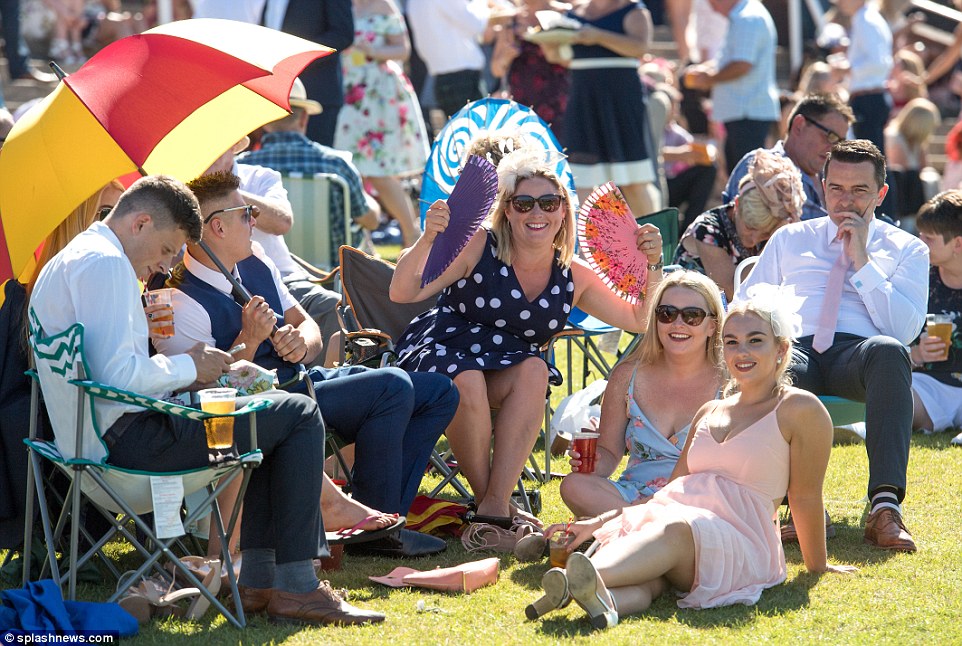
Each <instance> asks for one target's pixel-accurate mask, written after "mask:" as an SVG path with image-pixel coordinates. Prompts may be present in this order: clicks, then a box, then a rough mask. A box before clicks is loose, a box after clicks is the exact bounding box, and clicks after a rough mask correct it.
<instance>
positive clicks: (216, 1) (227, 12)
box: [193, 0, 265, 25]
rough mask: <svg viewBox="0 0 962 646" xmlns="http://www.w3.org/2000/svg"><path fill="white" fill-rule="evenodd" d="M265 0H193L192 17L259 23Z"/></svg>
mask: <svg viewBox="0 0 962 646" xmlns="http://www.w3.org/2000/svg"><path fill="white" fill-rule="evenodd" d="M264 2H265V0H194V2H193V4H194V18H223V19H225V20H239V21H240V22H247V23H251V24H253V25H259V24H260V22H261V14H263V13H264Z"/></svg>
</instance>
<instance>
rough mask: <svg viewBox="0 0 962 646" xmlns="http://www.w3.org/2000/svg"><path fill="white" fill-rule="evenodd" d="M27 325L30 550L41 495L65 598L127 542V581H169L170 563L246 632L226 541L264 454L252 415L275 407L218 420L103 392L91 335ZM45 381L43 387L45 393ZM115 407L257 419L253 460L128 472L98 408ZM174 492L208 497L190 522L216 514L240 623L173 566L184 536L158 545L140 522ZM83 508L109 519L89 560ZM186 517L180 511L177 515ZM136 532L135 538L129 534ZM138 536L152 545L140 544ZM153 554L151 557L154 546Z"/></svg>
mask: <svg viewBox="0 0 962 646" xmlns="http://www.w3.org/2000/svg"><path fill="white" fill-rule="evenodd" d="M30 314H31V316H30V347H31V350H32V361H33V364H34V366H35V371H31V373H30V374H31V376H32V377H33V378H34V384H33V390H32V394H31V423H30V434H29V438H28V439H26V440H24V442H25V443H26V445H27V447H28V455H29V463H28V474H27V504H26V511H27V513H26V518H27V521H26V523H25V526H24V545H27V546H29V545H31V541H32V538H33V516H34V513H33V504H34V496H36V499H37V503H38V507H39V512H40V519H41V524H42V527H43V533H44V539H45V542H46V549H47V563H46V564H45V565H44V569H46V568H47V567H49V568H50V570H51V575H52V578H53V579H54V581H55V582H56V583H57V585H59V586H61V587H62V586H63V579H64V578H66V579H67V580H68V593H67V598H68V599H74V598H75V597H76V586H77V571H78V569H79V568H80V567H81V566H82V565H83V564H84V563H85V562H87V561H88V560H89V559H90V558H92V556H93V555H94V554H96V553H98V552H99V551H100V549H101V548H102V547H103V546H104V545H105V544H106V543H107V542H108V541H109V540H111V539H112V538H113V537H115V536H117V535H118V534H119V535H122V536H124V537H126V538H127V540H128V541H129V542H130V543H131V544H132V545H133V546H134V548H135V549H136V550H137V552H139V553H140V555H141V556H142V557H143V559H144V560H143V563H142V564H141V565H140V567H138V568H137V569H136V570H135V571H134V572H133V574H132V575H131V576H130V579H129V581H132V582H136V581H137V580H139V579H140V577H141V576H143V575H144V574H146V573H147V572H148V571H149V570H151V569H153V570H154V571H156V572H158V573H160V574H161V575H163V576H167V577H169V574H167V573H166V571H165V570H164V569H163V568H162V567H160V565H159V559H160V558H161V557H162V556H167V557H168V558H170V562H171V563H173V565H174V567H175V568H176V569H177V572H178V574H181V575H182V576H183V578H182V579H181V580H186V581H188V582H189V583H188V585H192V586H195V587H197V588H198V589H199V590H200V591H201V594H203V595H204V596H205V597H207V598H208V600H209V601H210V602H211V604H212V605H213V606H214V608H216V609H217V610H218V611H219V612H220V613H222V614H223V615H224V616H225V617H226V618H227V619H228V621H230V622H231V623H232V624H234V625H235V626H237V627H238V628H242V627H243V626H244V625H245V618H244V612H243V609H242V608H241V604H240V596H239V594H238V592H237V581H236V577H235V576H234V570H233V565H232V563H231V556H230V550H229V549H228V548H227V546H228V545H229V544H230V542H229V536H230V534H231V533H232V531H233V529H234V525H235V523H236V520H237V516H238V510H239V508H240V501H241V500H242V499H243V494H244V491H245V489H246V487H247V482H248V480H249V478H250V474H251V469H253V468H254V467H256V466H258V465H259V464H260V463H261V460H262V454H261V452H260V451H259V450H257V448H256V447H257V427H256V418H255V414H254V413H255V412H256V411H258V410H261V409H264V408H266V407H268V406H269V405H270V402H269V400H266V399H260V400H253V401H251V402H250V403H249V404H248V405H247V406H244V407H243V408H241V409H239V410H237V411H235V412H233V413H228V414H225V415H219V414H218V415H214V414H210V413H205V412H203V411H201V410H197V409H194V408H188V407H185V406H181V405H179V404H174V403H171V402H166V401H161V400H158V399H154V398H152V397H147V396H144V395H139V394H136V393H132V392H128V391H125V390H121V389H118V388H113V387H111V386H107V385H105V384H100V383H97V382H95V381H91V380H89V379H88V378H87V377H88V374H89V368H88V365H87V362H86V359H85V357H84V328H83V325H81V324H79V323H77V324H74V325H72V326H71V327H69V328H67V330H65V331H64V332H61V333H59V334H56V335H52V336H49V337H47V336H45V335H44V332H43V330H42V329H41V327H40V325H39V321H38V320H37V319H36V316H35V315H34V313H33V311H32V310H31V313H30ZM38 382H39V386H38ZM40 388H42V390H43V395H44V399H45V401H46V402H47V412H48V414H49V417H50V422H51V425H52V427H53V431H54V438H55V439H54V441H42V440H40V439H38V435H37V431H38V428H37V427H38V417H39V406H40ZM101 399H104V400H110V401H114V402H121V403H126V404H132V405H135V406H140V407H143V408H144V409H145V410H147V409H150V410H155V411H158V412H161V413H164V414H168V415H175V416H178V417H184V418H188V419H193V420H198V421H200V420H205V419H208V418H212V417H236V416H239V415H249V416H250V433H251V446H252V447H253V448H252V450H251V452H249V453H246V454H244V455H242V456H239V457H238V458H237V459H236V460H232V461H230V462H228V463H225V464H221V465H216V466H213V467H210V468H202V469H193V470H186V471H180V472H176V473H153V472H143V471H135V470H131V469H122V468H119V467H116V466H113V465H110V464H108V463H107V458H108V449H107V445H106V443H105V442H104V441H103V431H104V430H105V429H101V428H100V426H99V422H98V416H97V403H98V401H99V400H101ZM42 459H45V460H49V461H50V462H52V463H53V464H54V465H55V466H56V467H57V468H59V470H61V471H62V472H63V473H65V474H66V475H67V476H68V478H69V479H70V481H71V482H70V487H69V490H68V493H67V496H66V504H64V506H63V509H62V512H61V514H60V517H59V518H58V519H57V521H56V523H52V522H51V515H50V511H49V509H50V508H49V506H48V504H47V497H46V493H45V488H44V482H43V476H42V469H41V460H42ZM238 476H240V477H241V493H240V495H239V496H238V498H237V504H236V505H235V507H234V510H233V512H232V513H231V516H230V520H229V522H228V523H227V525H226V528H225V525H224V523H223V519H222V518H221V515H220V512H219V509H218V507H217V502H216V498H217V496H218V495H219V494H220V493H221V492H222V491H223V490H224V489H225V488H226V487H227V486H228V485H229V484H230V483H231V482H232V481H233V480H234V479H235V478H237V477H238ZM161 485H168V486H170V487H172V488H175V489H176V488H177V487H178V486H180V487H182V488H183V493H184V494H190V493H193V492H195V491H199V490H203V489H205V488H206V491H207V495H206V497H205V498H204V500H203V501H202V503H201V504H200V505H198V506H196V507H195V508H194V509H193V511H190V512H188V514H187V517H186V518H184V519H183V523H184V524H185V525H189V524H191V523H193V522H194V521H195V520H197V519H198V518H200V517H201V516H203V515H206V514H207V513H211V515H212V517H213V519H214V525H215V526H216V530H217V532H218V534H219V536H220V539H221V545H223V546H224V551H223V554H222V562H223V564H224V567H225V569H226V571H227V573H228V579H229V581H230V589H231V592H232V594H233V599H234V607H235V609H236V614H232V613H230V612H229V611H228V610H227V609H226V608H225V607H224V605H223V604H222V603H221V602H220V601H219V600H218V599H217V598H216V597H215V596H214V595H213V594H211V593H210V591H209V590H207V588H206V587H204V585H203V584H202V583H201V582H200V581H199V580H198V579H197V578H196V577H195V576H194V574H193V573H192V572H191V571H190V570H189V569H188V568H187V566H186V565H185V564H183V563H182V562H181V561H180V559H178V558H175V557H174V556H173V553H172V552H171V549H170V548H171V546H172V545H173V544H174V543H175V542H176V541H177V538H178V537H172V538H168V537H165V538H161V537H160V536H158V532H155V531H154V529H153V528H152V527H150V526H149V525H148V524H147V523H145V522H144V520H143V519H141V518H140V514H144V513H147V512H150V511H152V510H153V509H154V502H153V500H152V489H153V488H154V487H157V486H161ZM82 499H86V501H87V502H88V503H89V504H91V505H92V506H93V508H94V509H96V510H98V511H99V512H100V513H102V514H103V515H104V517H105V518H107V519H108V520H110V522H111V525H112V526H111V529H110V531H108V532H107V533H106V534H105V535H104V536H102V537H100V538H98V539H96V540H95V539H94V537H89V536H88V540H89V541H90V542H91V543H92V545H93V546H92V547H91V548H90V549H89V550H88V551H87V552H85V553H84V554H80V553H79V534H80V531H81V528H80V524H81V523H80V510H81V502H82ZM177 511H178V513H179V509H178V510H177ZM68 521H69V522H70V539H69V551H68V553H67V555H66V556H67V558H66V561H67V565H66V567H67V572H66V573H61V572H60V568H59V566H58V565H57V560H56V554H55V549H56V546H57V545H58V543H59V541H60V539H61V537H62V535H63V532H64V529H65V526H66V523H67V522H68ZM130 523H133V524H134V525H135V531H131V529H130V528H129V527H128V525H129V524H130ZM137 532H139V533H140V534H142V535H144V536H146V537H147V540H146V541H141V540H140V539H138V537H137ZM148 544H149V545H150V546H151V548H152V549H148V547H147V545H148ZM23 572H24V575H23V578H24V584H26V581H27V579H28V577H29V573H30V550H29V549H26V550H25V552H24V568H23ZM124 592H125V586H120V589H119V590H118V591H117V592H116V593H115V594H114V595H113V596H111V597H110V599H109V601H115V600H116V599H118V598H119V597H120V596H121V595H122V594H124Z"/></svg>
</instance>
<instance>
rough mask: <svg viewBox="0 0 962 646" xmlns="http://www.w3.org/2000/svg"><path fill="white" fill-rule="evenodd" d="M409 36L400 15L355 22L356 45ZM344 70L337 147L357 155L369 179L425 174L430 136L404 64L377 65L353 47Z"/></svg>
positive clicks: (345, 56)
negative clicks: (403, 68)
mask: <svg viewBox="0 0 962 646" xmlns="http://www.w3.org/2000/svg"><path fill="white" fill-rule="evenodd" d="M404 31H405V27H404V23H403V22H402V21H401V19H400V18H399V17H398V16H396V15H394V14H390V15H368V16H360V17H358V18H356V19H355V21H354V42H361V41H362V40H363V41H367V42H369V43H371V45H373V46H375V47H380V46H382V45H383V44H384V41H385V38H386V37H387V36H391V35H396V34H402V33H404ZM341 69H342V72H343V74H344V106H343V107H342V108H341V111H340V112H339V113H338V117H337V130H336V132H335V134H334V147H335V148H338V149H340V150H348V151H350V152H352V153H353V154H354V160H353V161H354V165H355V166H357V169H358V170H359V171H360V172H361V175H363V176H365V177H393V176H397V175H410V174H414V173H420V172H422V171H423V170H424V162H425V160H427V157H428V136H427V132H426V131H425V128H424V119H423V118H422V117H421V108H420V106H419V104H418V100H417V96H416V95H415V93H414V89H413V88H412V87H411V82H410V81H409V80H408V79H407V77H406V76H404V72H403V71H402V69H401V65H400V64H399V63H398V62H397V61H393V60H390V61H380V62H379V61H375V60H371V59H369V58H367V57H366V56H365V55H364V53H363V52H361V51H360V50H358V49H357V48H355V47H350V48H348V49H347V50H346V51H345V52H344V54H343V55H342V56H341Z"/></svg>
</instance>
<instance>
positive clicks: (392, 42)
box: [354, 0, 411, 62]
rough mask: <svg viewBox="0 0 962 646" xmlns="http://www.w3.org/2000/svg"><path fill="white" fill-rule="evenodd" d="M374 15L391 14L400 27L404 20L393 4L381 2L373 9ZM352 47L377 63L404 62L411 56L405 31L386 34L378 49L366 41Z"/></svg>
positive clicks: (409, 44) (385, 1) (386, 1)
mask: <svg viewBox="0 0 962 646" xmlns="http://www.w3.org/2000/svg"><path fill="white" fill-rule="evenodd" d="M374 13H378V14H381V15H385V16H389V15H392V14H393V15H395V16H397V18H398V20H399V21H400V23H401V25H404V18H403V17H402V16H401V12H400V11H399V10H398V8H397V6H395V5H394V3H393V2H389V1H388V0H383V2H380V3H378V6H376V7H375V8H374ZM354 46H355V47H357V48H358V49H359V50H361V51H362V52H364V54H365V56H367V57H368V58H370V59H373V60H375V61H378V62H381V61H406V60H407V59H408V57H409V56H410V55H411V40H410V38H408V32H407V29H404V30H402V31H401V33H398V34H388V35H387V36H385V37H384V44H383V45H381V46H380V47H375V46H374V45H372V44H371V43H369V42H367V41H360V42H358V43H355V44H354Z"/></svg>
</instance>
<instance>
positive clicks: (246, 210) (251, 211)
mask: <svg viewBox="0 0 962 646" xmlns="http://www.w3.org/2000/svg"><path fill="white" fill-rule="evenodd" d="M239 211H243V214H242V215H243V216H244V220H246V221H247V223H248V224H250V222H251V220H252V219H254V220H256V219H257V216H258V215H260V214H261V210H260V209H259V208H257V207H256V206H254V205H253V204H245V205H244V206H232V207H231V208H229V209H217V210H216V211H214V212H213V213H211V214H210V215H208V216H207V217H206V218H204V224H207V223H208V222H210V219H211V218H212V217H214V216H215V215H219V214H220V213H237V212H239Z"/></svg>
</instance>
